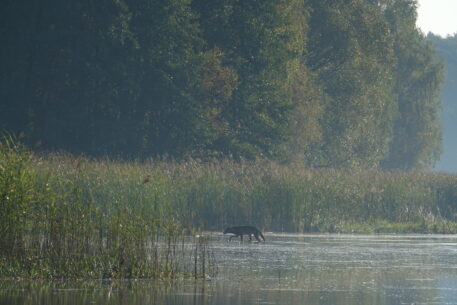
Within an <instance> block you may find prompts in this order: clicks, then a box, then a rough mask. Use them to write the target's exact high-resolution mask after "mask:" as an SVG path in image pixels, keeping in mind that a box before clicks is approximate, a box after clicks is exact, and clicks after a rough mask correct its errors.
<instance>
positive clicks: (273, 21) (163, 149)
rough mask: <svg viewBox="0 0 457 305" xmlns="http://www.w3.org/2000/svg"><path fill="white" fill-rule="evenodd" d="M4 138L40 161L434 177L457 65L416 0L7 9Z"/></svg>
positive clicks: (1, 84) (160, 1)
mask: <svg viewBox="0 0 457 305" xmlns="http://www.w3.org/2000/svg"><path fill="white" fill-rule="evenodd" d="M0 20H1V21H0V22H1V23H0V24H1V33H2V37H3V46H4V47H3V48H2V49H1V50H0V65H1V66H2V70H1V71H0V80H1V81H0V101H1V103H0V128H1V129H5V130H7V131H10V132H13V133H15V134H18V135H19V134H21V135H24V136H25V141H26V143H27V144H28V145H29V146H30V147H33V148H34V149H36V150H46V151H49V150H51V151H52V150H64V151H68V152H71V153H75V154H80V153H85V154H88V155H91V156H97V157H100V156H105V155H108V156H111V157H121V158H124V159H130V160H132V159H135V158H142V159H145V158H148V157H158V156H166V155H167V156H172V157H173V158H177V159H185V158H187V157H198V158H211V157H217V158H222V157H230V156H231V157H235V158H247V159H255V158H259V157H261V158H269V159H273V160H280V161H281V162H295V163H298V162H299V163H302V164H303V163H304V164H306V165H307V166H308V167H327V168H370V169H371V168H379V167H382V168H387V169H405V170H410V169H421V168H427V167H430V166H432V165H433V163H434V162H435V161H436V159H437V158H438V157H439V155H440V122H439V117H438V109H439V107H440V103H439V100H438V99H437V93H438V92H439V90H440V85H441V82H442V77H441V73H442V66H441V64H440V63H439V62H438V61H437V59H436V56H435V53H434V50H433V49H432V48H431V46H430V45H429V44H427V43H426V41H425V37H423V35H422V34H421V33H420V32H419V31H418V30H417V29H416V27H415V20H416V1H414V0H382V1H373V0H350V1H347V0H344V1H343V0H332V1H329V0H322V1H317V0H308V1H299V0H292V1H286V0H268V1H263V0H262V1H261V0H244V1H232V0H214V1H211V3H208V1H203V0H183V1H176V0H139V1H133V0H102V1H97V3H96V4H94V3H93V1H87V0H83V1H78V2H62V1H56V0H50V1H47V2H45V3H33V4H32V5H30V4H29V3H26V2H24V1H6V2H5V3H4V4H3V5H2V10H1V12H0Z"/></svg>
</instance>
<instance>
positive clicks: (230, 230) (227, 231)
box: [224, 228, 233, 234]
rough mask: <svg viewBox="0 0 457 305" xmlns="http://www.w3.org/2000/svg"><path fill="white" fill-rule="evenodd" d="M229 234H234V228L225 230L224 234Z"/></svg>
mask: <svg viewBox="0 0 457 305" xmlns="http://www.w3.org/2000/svg"><path fill="white" fill-rule="evenodd" d="M227 233H233V232H232V228H226V229H225V230H224V234H227Z"/></svg>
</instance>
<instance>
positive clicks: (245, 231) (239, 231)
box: [224, 226, 265, 242]
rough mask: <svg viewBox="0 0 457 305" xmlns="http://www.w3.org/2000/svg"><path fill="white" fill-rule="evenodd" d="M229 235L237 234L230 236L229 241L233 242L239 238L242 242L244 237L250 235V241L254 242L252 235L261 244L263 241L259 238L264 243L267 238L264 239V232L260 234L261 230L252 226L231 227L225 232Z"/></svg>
mask: <svg viewBox="0 0 457 305" xmlns="http://www.w3.org/2000/svg"><path fill="white" fill-rule="evenodd" d="M227 233H232V234H235V235H233V236H230V238H229V241H231V240H232V238H233V237H238V236H240V237H241V241H243V235H249V240H250V241H252V235H254V237H255V239H257V241H259V242H260V241H261V240H260V238H259V236H260V237H262V239H263V241H265V237H263V234H262V232H260V230H259V229H257V228H256V227H252V226H239V227H229V228H227V229H225V230H224V234H227Z"/></svg>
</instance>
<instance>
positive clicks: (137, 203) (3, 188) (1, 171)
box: [0, 138, 213, 279]
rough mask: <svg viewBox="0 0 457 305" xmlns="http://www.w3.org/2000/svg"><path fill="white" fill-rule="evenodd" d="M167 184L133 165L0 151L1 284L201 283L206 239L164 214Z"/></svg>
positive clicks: (9, 144)
mask: <svg viewBox="0 0 457 305" xmlns="http://www.w3.org/2000/svg"><path fill="white" fill-rule="evenodd" d="M167 179H168V178H167V177H165V176H164V175H162V174H160V173H158V172H150V173H148V175H143V170H142V169H141V166H140V165H139V164H137V165H130V164H125V163H119V162H118V163H116V162H112V161H108V160H106V161H100V162H93V161H89V160H88V159H85V158H74V157H71V156H66V155H52V156H49V157H48V158H39V157H37V156H35V155H33V154H32V153H30V152H29V151H27V150H26V149H25V148H24V147H23V146H21V145H19V144H16V143H15V142H14V141H13V140H11V139H10V138H5V139H4V140H3V142H2V143H1V145H0V277H4V278H5V277H6V278H11V277H23V278H163V279H169V278H177V277H192V278H200V277H204V276H207V275H209V274H210V273H211V272H213V271H212V270H211V268H212V261H211V256H210V249H209V239H208V238H205V237H200V236H199V237H196V236H197V234H196V233H197V232H198V231H197V230H196V227H192V228H186V227H183V226H182V224H181V221H180V219H181V218H180V215H179V214H177V213H174V212H173V211H172V210H171V204H170V202H169V200H170V196H169V192H170V189H169V184H168V182H167Z"/></svg>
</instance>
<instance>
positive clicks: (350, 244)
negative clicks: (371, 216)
mask: <svg viewBox="0 0 457 305" xmlns="http://www.w3.org/2000/svg"><path fill="white" fill-rule="evenodd" d="M265 237H266V239H267V242H266V243H257V242H255V243H254V242H253V243H250V242H244V243H240V242H239V241H235V240H234V241H232V242H228V241H227V240H228V237H227V236H222V235H220V234H213V242H212V248H213V252H214V257H215V259H216V261H217V265H218V266H219V268H218V273H217V275H216V276H215V277H213V278H211V279H208V280H206V281H202V280H199V281H191V280H180V281H175V282H173V283H164V282H162V281H153V280H141V281H78V282H46V281H21V282H11V281H0V305H4V304H5V305H6V304H8V305H15V304H62V305H73V304H119V305H126V304H132V305H140V304H183V305H184V304H221V305H225V304H226V305H229V304H230V305H234V304H240V305H241V304H287V305H295V304H320V305H355V304H389V305H390V304H392V305H393V304H395V305H397V304H457V236H455V235H449V236H445V235H375V236H374V235H369V236H364V235H297V234H290V235H282V234H272V233H270V234H268V233H266V234H265Z"/></svg>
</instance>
